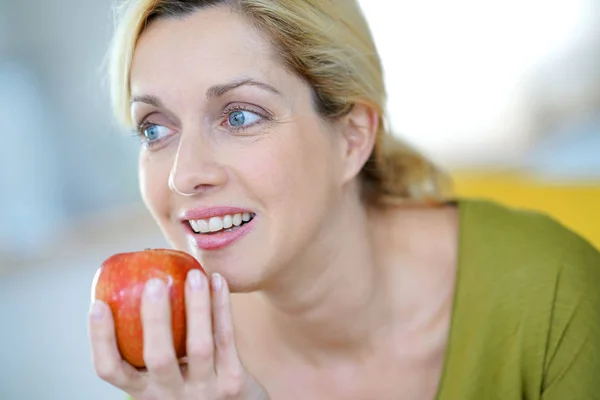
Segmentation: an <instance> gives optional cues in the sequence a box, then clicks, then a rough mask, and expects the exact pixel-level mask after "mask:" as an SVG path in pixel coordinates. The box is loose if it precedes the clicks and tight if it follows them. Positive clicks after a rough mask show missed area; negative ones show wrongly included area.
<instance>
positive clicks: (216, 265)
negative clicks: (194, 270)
mask: <svg viewBox="0 0 600 400" xmlns="http://www.w3.org/2000/svg"><path fill="white" fill-rule="evenodd" d="M180 250H182V251H185V252H187V253H189V254H191V255H192V256H193V257H194V258H196V259H197V260H198V262H200V264H201V265H202V267H203V268H204V269H205V270H206V272H207V273H208V274H211V273H213V272H217V273H219V274H221V275H222V276H223V277H224V278H225V280H226V281H227V284H228V285H229V289H230V291H231V292H232V293H241V292H253V291H256V290H259V288H260V287H261V284H262V283H263V281H264V279H263V276H264V273H265V271H264V266H265V265H266V264H265V263H262V262H259V261H258V260H257V258H258V257H256V256H258V255H254V254H249V251H244V250H241V249H240V250H237V249H233V248H231V249H227V251H208V252H205V251H202V250H199V249H198V248H196V247H191V246H185V247H184V248H181V249H180Z"/></svg>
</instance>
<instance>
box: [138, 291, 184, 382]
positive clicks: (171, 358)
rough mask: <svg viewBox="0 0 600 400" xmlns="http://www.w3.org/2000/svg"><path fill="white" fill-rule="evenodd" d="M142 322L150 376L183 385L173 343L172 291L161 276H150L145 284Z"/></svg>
mask: <svg viewBox="0 0 600 400" xmlns="http://www.w3.org/2000/svg"><path fill="white" fill-rule="evenodd" d="M142 325H143V329H142V331H143V338H144V362H145V364H146V368H147V370H148V373H149V375H150V379H152V380H153V381H154V382H156V383H157V384H158V385H160V386H163V387H168V388H175V387H179V386H181V385H182V384H183V377H182V376H181V372H180V370H179V364H178V362H177V357H176V355H175V348H174V347H173V332H172V330H171V329H172V327H171V306H170V302H169V291H168V288H167V285H166V284H165V283H164V282H163V281H162V280H160V279H151V280H150V281H148V282H147V283H146V286H145V288H144V296H143V298H142Z"/></svg>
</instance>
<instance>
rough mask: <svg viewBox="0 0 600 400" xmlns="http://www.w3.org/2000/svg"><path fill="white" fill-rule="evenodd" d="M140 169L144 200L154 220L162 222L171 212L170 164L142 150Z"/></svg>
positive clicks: (140, 183)
mask: <svg viewBox="0 0 600 400" xmlns="http://www.w3.org/2000/svg"><path fill="white" fill-rule="evenodd" d="M138 167H139V185H140V193H141V196H142V200H143V201H144V204H145V205H146V207H147V208H148V210H150V212H151V213H152V215H153V216H154V218H155V219H157V220H160V219H161V218H164V217H165V216H166V215H168V210H169V186H168V179H169V172H170V168H169V163H168V162H167V160H161V159H160V158H159V157H156V155H151V154H149V153H148V152H146V151H144V150H142V151H141V152H140V157H139V162H138Z"/></svg>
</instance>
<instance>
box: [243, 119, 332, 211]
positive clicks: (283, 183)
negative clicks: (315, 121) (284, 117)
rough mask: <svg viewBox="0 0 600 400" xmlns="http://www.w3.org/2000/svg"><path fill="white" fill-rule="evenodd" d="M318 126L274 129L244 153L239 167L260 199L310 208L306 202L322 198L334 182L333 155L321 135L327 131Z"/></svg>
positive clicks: (329, 145)
mask: <svg viewBox="0 0 600 400" xmlns="http://www.w3.org/2000/svg"><path fill="white" fill-rule="evenodd" d="M318 129H323V128H322V127H319V126H314V125H309V126H305V127H302V126H299V127H296V128H295V129H290V130H287V131H285V132H278V134H277V135H274V136H272V137H269V138H265V139H264V140H263V144H261V145H259V146H257V147H256V151H253V152H251V153H250V152H248V153H246V157H247V160H246V162H245V166H244V167H243V168H242V169H241V170H242V171H243V172H242V173H243V175H244V176H245V180H246V181H247V182H252V186H253V188H251V189H250V190H251V191H253V192H256V193H257V194H258V195H259V196H261V197H262V198H261V201H265V202H267V201H268V202H269V203H270V205H272V204H273V203H281V204H283V206H286V207H287V208H289V207H294V208H307V207H313V206H312V205H311V204H309V203H314V202H316V201H318V202H322V201H323V196H326V195H327V191H328V190H329V189H331V188H332V185H333V183H334V181H335V168H334V159H335V154H334V150H333V148H332V144H331V141H329V140H327V138H326V136H324V135H327V134H329V132H323V131H319V130H318ZM259 193H260V194H259ZM271 211H274V210H271ZM285 212H287V210H286V211H285Z"/></svg>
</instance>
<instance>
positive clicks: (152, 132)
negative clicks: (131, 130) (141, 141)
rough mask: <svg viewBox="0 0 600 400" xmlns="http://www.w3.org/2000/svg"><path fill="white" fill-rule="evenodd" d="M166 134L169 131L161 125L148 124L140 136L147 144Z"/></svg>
mask: <svg viewBox="0 0 600 400" xmlns="http://www.w3.org/2000/svg"><path fill="white" fill-rule="evenodd" d="M168 133H169V129H168V128H166V127H164V126H161V125H154V124H148V125H147V126H145V127H143V128H142V135H143V136H144V137H145V138H146V141H147V142H148V143H151V142H155V141H157V140H159V139H162V138H163V137H164V136H166V135H167V134H168Z"/></svg>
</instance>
